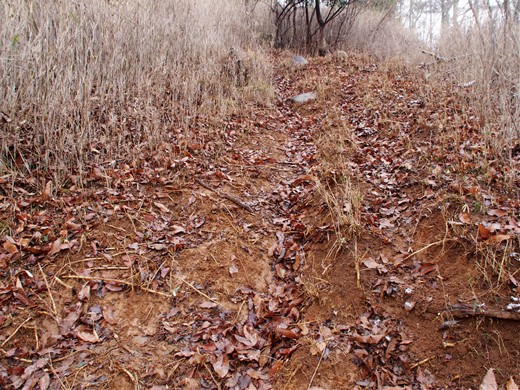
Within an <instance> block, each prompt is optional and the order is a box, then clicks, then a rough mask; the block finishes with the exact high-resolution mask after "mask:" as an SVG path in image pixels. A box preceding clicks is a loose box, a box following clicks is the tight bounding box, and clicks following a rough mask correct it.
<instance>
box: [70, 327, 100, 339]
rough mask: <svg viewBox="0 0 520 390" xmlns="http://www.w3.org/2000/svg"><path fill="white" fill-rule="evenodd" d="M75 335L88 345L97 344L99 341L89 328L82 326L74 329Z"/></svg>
mask: <svg viewBox="0 0 520 390" xmlns="http://www.w3.org/2000/svg"><path fill="white" fill-rule="evenodd" d="M76 335H77V336H78V338H80V339H81V340H83V341H86V342H88V343H99V342H100V341H101V339H100V338H99V336H98V335H97V333H96V332H95V331H94V332H91V331H90V329H89V328H87V327H84V326H82V327H78V329H76Z"/></svg>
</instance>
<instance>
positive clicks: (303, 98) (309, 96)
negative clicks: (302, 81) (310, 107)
mask: <svg viewBox="0 0 520 390" xmlns="http://www.w3.org/2000/svg"><path fill="white" fill-rule="evenodd" d="M314 99H316V92H306V93H302V94H299V95H296V96H293V97H292V98H291V100H292V101H293V102H295V103H305V102H307V101H309V100H314Z"/></svg>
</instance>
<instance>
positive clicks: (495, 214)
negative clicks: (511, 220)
mask: <svg viewBox="0 0 520 390" xmlns="http://www.w3.org/2000/svg"><path fill="white" fill-rule="evenodd" d="M487 214H488V215H490V216H492V217H505V216H506V215H507V211H504V210H500V209H492V210H488V212H487Z"/></svg>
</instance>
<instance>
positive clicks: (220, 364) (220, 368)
mask: <svg viewBox="0 0 520 390" xmlns="http://www.w3.org/2000/svg"><path fill="white" fill-rule="evenodd" d="M213 369H214V370H215V372H216V373H217V375H218V376H219V377H220V379H222V378H224V377H225V376H226V375H227V374H228V372H229V359H228V356H227V355H226V354H224V355H220V356H219V357H218V359H217V360H216V361H215V362H214V363H213Z"/></svg>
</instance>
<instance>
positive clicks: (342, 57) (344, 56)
mask: <svg viewBox="0 0 520 390" xmlns="http://www.w3.org/2000/svg"><path fill="white" fill-rule="evenodd" d="M334 56H335V57H336V58H338V59H340V60H346V59H347V58H348V54H347V53H346V52H344V51H343V50H338V51H337V52H335V53H334Z"/></svg>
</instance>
